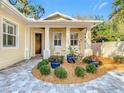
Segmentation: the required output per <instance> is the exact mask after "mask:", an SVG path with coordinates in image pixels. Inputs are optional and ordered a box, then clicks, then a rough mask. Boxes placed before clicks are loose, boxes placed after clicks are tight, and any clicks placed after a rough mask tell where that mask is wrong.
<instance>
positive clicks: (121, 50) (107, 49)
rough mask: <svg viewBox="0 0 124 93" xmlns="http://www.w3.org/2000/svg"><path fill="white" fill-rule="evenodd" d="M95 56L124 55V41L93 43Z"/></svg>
mask: <svg viewBox="0 0 124 93" xmlns="http://www.w3.org/2000/svg"><path fill="white" fill-rule="evenodd" d="M92 50H93V54H95V55H100V56H104V57H112V56H114V55H124V41H117V42H102V43H92Z"/></svg>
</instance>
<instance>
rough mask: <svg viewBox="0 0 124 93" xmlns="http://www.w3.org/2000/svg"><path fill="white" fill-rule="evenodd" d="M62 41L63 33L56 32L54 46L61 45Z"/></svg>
mask: <svg viewBox="0 0 124 93" xmlns="http://www.w3.org/2000/svg"><path fill="white" fill-rule="evenodd" d="M61 41H62V33H60V32H55V33H54V46H61Z"/></svg>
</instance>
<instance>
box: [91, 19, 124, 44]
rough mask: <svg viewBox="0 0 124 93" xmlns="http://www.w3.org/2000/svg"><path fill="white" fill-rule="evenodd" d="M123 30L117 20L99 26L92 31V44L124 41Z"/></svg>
mask: <svg viewBox="0 0 124 93" xmlns="http://www.w3.org/2000/svg"><path fill="white" fill-rule="evenodd" d="M122 25H124V24H122ZM123 29H124V27H123V26H121V24H119V23H117V22H116V20H115V19H113V20H111V21H109V22H107V23H102V24H99V25H97V26H95V27H94V28H92V29H91V33H92V42H102V41H117V40H118V39H120V40H123V36H124V32H123Z"/></svg>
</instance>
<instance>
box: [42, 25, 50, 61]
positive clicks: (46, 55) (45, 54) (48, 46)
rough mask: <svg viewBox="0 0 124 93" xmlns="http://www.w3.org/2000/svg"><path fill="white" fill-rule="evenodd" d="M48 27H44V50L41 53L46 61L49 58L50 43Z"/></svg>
mask: <svg viewBox="0 0 124 93" xmlns="http://www.w3.org/2000/svg"><path fill="white" fill-rule="evenodd" d="M49 39H50V38H49V27H45V49H44V52H43V58H44V59H47V58H49V57H50V44H49V43H50V42H49Z"/></svg>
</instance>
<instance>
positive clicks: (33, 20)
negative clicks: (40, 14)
mask: <svg viewBox="0 0 124 93" xmlns="http://www.w3.org/2000/svg"><path fill="white" fill-rule="evenodd" d="M0 4H2V5H3V6H6V7H7V8H8V9H9V10H11V11H12V12H13V13H14V14H16V15H17V16H19V17H21V18H22V19H24V21H26V22H28V23H30V22H84V23H95V24H97V23H102V22H104V21H101V20H78V19H75V18H73V17H71V16H68V15H65V14H62V13H60V12H55V13H52V14H50V15H48V16H47V17H45V18H41V19H39V20H35V19H33V18H27V17H26V16H24V15H23V14H22V13H20V12H19V11H18V10H17V9H16V8H15V7H14V6H12V5H11V4H10V3H9V2H8V1H7V0H1V1H0ZM4 8H5V7H4ZM57 14H58V15H60V16H63V17H65V18H68V19H71V20H45V19H47V18H49V17H51V16H54V15H57Z"/></svg>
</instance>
